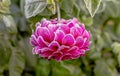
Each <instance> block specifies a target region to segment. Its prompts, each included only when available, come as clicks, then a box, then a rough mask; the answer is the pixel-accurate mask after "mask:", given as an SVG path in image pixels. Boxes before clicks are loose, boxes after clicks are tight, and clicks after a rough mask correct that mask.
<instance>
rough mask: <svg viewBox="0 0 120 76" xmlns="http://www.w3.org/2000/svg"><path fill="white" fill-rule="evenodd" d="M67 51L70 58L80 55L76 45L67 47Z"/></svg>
mask: <svg viewBox="0 0 120 76" xmlns="http://www.w3.org/2000/svg"><path fill="white" fill-rule="evenodd" d="M68 53H70V54H71V55H72V59H75V58H76V57H79V55H80V52H79V48H78V47H77V46H73V47H72V48H71V49H69V52H68Z"/></svg>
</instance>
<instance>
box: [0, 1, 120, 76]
mask: <svg viewBox="0 0 120 76" xmlns="http://www.w3.org/2000/svg"><path fill="white" fill-rule="evenodd" d="M26 1H32V0H26ZM33 1H38V2H33V5H34V6H35V5H39V1H43V0H33ZM44 1H45V0H44ZM47 1H52V0H47ZM60 1H61V2H60V9H61V16H62V18H64V19H70V18H73V17H76V18H78V20H79V21H80V22H81V23H84V24H85V27H86V28H87V30H89V31H90V32H91V45H90V50H89V51H88V52H86V56H84V57H80V58H79V59H76V60H68V61H62V62H56V61H54V60H51V61H48V60H45V59H43V58H40V57H38V56H35V55H33V54H32V46H30V44H29V38H30V35H31V33H32V30H33V29H34V27H35V23H36V22H38V21H40V20H41V19H42V18H43V17H44V18H47V19H52V18H56V16H57V14H56V13H55V9H54V2H52V3H48V4H49V5H46V7H45V8H44V9H43V11H41V12H37V14H36V15H35V16H32V15H33V14H31V15H30V14H29V15H30V16H31V17H30V18H26V17H25V9H24V7H25V6H26V7H27V5H26V4H25V0H11V1H10V0H0V76H120V0H101V2H100V0H60ZM99 2H100V3H99ZM36 3H37V4H36ZM85 4H86V5H85ZM90 4H91V5H93V7H92V8H93V9H90V7H89V5H90ZM28 5H32V4H28ZM43 7H44V6H43ZM98 7H99V8H98ZM34 9H35V7H34V8H32V7H31V8H28V9H27V10H26V11H27V13H30V12H31V10H32V11H33V10H34ZM36 9H37V8H36ZM88 10H89V11H88ZM95 11H96V12H95ZM89 12H90V13H89ZM38 13H39V14H38ZM90 14H91V15H90ZM94 14H95V16H94V17H91V16H93V15H94Z"/></svg>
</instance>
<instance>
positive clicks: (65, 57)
mask: <svg viewBox="0 0 120 76" xmlns="http://www.w3.org/2000/svg"><path fill="white" fill-rule="evenodd" d="M71 57H72V56H71V55H70V54H68V55H64V56H63V57H62V59H61V60H69V59H71Z"/></svg>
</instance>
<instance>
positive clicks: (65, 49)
mask: <svg viewBox="0 0 120 76" xmlns="http://www.w3.org/2000/svg"><path fill="white" fill-rule="evenodd" d="M69 48H70V47H69V46H65V45H62V46H60V47H59V49H58V52H61V53H62V54H63V55H64V54H66V53H67V52H68V50H69Z"/></svg>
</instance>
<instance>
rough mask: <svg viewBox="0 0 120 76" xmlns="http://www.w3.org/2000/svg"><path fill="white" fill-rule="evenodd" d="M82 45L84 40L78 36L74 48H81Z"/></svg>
mask: <svg viewBox="0 0 120 76" xmlns="http://www.w3.org/2000/svg"><path fill="white" fill-rule="evenodd" d="M83 44H84V40H83V38H81V37H80V36H79V37H78V38H77V39H76V46H78V47H79V48H81V47H82V46H83Z"/></svg>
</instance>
